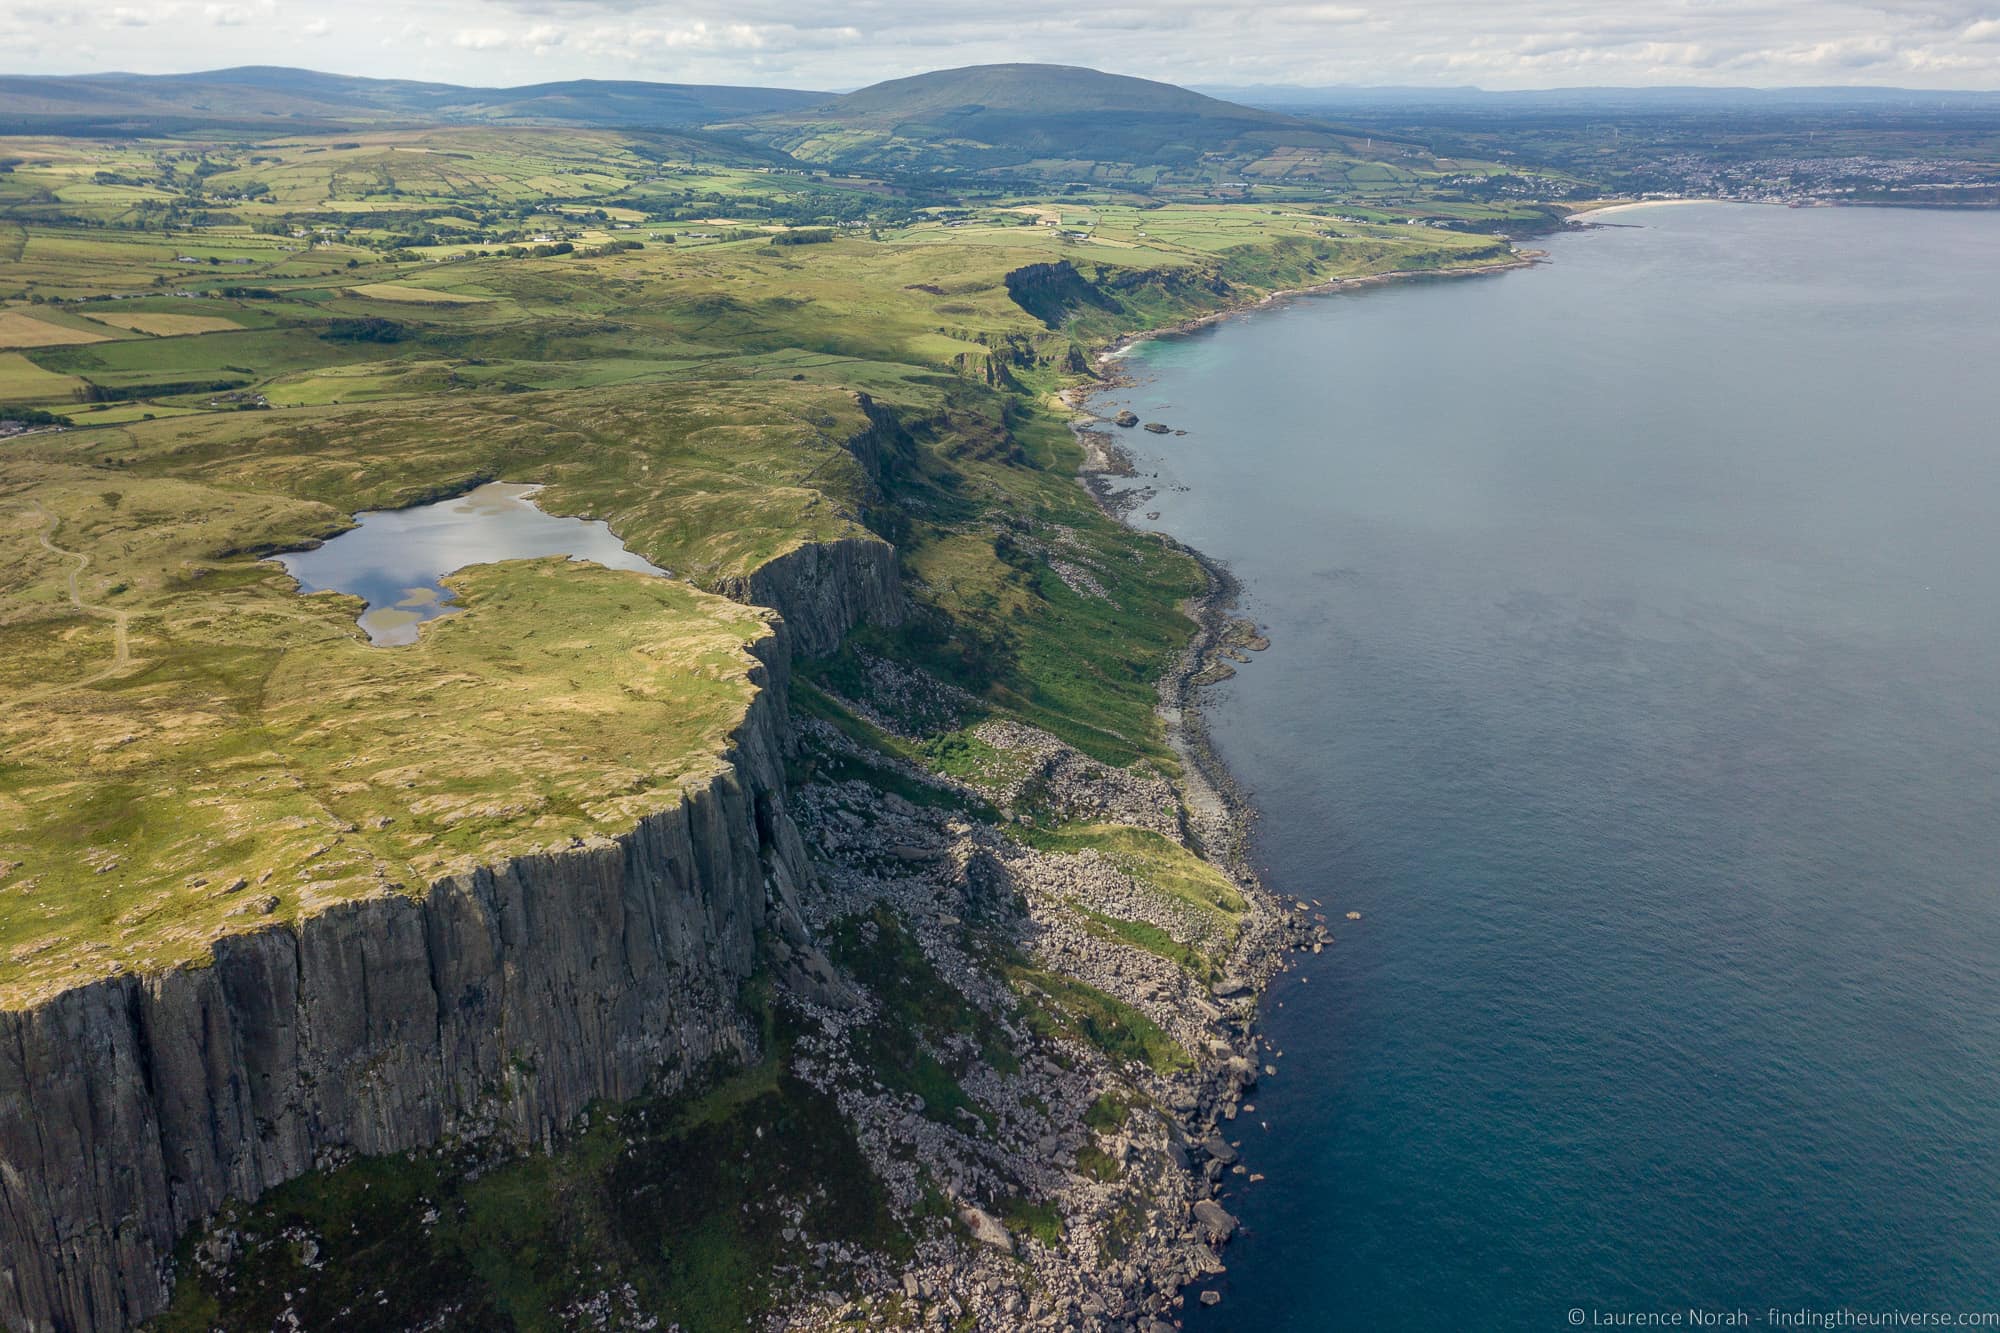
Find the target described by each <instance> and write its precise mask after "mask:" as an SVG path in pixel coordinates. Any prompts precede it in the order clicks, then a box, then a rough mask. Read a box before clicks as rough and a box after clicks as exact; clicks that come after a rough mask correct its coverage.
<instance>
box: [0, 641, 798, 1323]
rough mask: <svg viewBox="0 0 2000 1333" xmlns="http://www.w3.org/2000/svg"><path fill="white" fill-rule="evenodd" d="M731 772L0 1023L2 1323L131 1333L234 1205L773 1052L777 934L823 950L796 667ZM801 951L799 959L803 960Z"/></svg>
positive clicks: (9, 1015) (773, 650) (773, 648)
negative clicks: (771, 984)
mask: <svg viewBox="0 0 2000 1333" xmlns="http://www.w3.org/2000/svg"><path fill="white" fill-rule="evenodd" d="M764 656H765V659H766V665H765V666H764V667H763V668H761V669H760V670H759V671H758V673H757V675H758V679H759V683H760V684H762V685H763V686H764V688H763V689H761V690H760V691H759V692H758V694H757V696H756V698H755V700H754V701H753V702H752V704H751V706H750V709H749V712H748V713H747V715H746V717H745V720H744V722H743V724H742V725H741V727H740V728H739V731H738V733H737V735H736V737H735V743H734V745H733V747H732V749H731V750H730V751H729V753H728V754H727V755H726V756H724V761H723V763H722V765H721V766H720V767H719V769H718V771H717V772H716V774H715V775H714V776H713V777H712V778H710V779H708V780H707V781H705V782H702V783H699V784H697V785H695V786H694V787H693V788H691V789H690V790H689V791H688V793H687V795H686V799H685V800H684V802H683V803H682V804H681V805H679V806H678V807H675V808H672V809H667V810H662V811H660V812H658V813H656V814H653V815H650V816H648V817H646V818H645V819H644V820H643V821H641V822H640V823H639V825H638V826H637V827H636V828H634V829H632V830H631V831H629V832H628V833H626V834H624V835H623V836H621V837H617V838H595V839H591V840H588V841H581V842H577V843H574V844H572V845H570V846H566V847H562V848H558V849H552V850H546V851H541V852H537V853H533V854H530V855H525V856H521V857H518V858H515V859H513V860H510V861H507V862H504V863H501V864H498V865H495V866H492V867H490V868H482V869H479V870H477V871H474V872H471V873H467V874H463V875H457V876H453V877H451V878H447V879H444V880H440V881H439V882H437V883H435V884H433V885H431V886H430V887H429V889H428V890H427V891H425V892H424V893H422V894H421V895H417V896H408V895H401V894H398V895H393V896H385V897H381V898H374V899H368V900H363V901H359V902H354V903H350V904H347V905H344V906H341V907H337V908H334V909H332V910H330V911H327V912H324V913H322V914H320V915H316V916H313V917H310V918H308V919H306V920H304V921H302V922H300V923H298V924H296V925H285V926H273V927H271V928H268V929H265V930H261V931H257V932H255V933H251V934H245V935H238V936H233V937H230V938H227V939H224V940H222V941H220V942H218V943H217V945H216V946H215V950H214V956H213V961H212V963H211V964H210V965H208V966H205V967H187V968H180V969H176V970H172V971H169V972H166V973H163V974H160V975H154V976H136V975H128V976H120V977H115V978H111V979H108V980H105V981H102V982H98V983H95V984H91V985H87V986H81V987H78V988H77V989H75V990H72V991H69V992H66V993H65V994H63V995H61V996H59V997H57V998H56V999H54V1000H52V1001H50V1002H48V1003H46V1004H44V1005H41V1006H39V1007H36V1008H33V1009H27V1010H13V1011H0V1323H4V1325H5V1326H6V1327H8V1328H10V1329H14V1330H17V1331H18V1333H58V1331H60V1333H69V1331H71V1330H75V1331H77V1333H93V1331H95V1330H107V1329H120V1328H124V1327H127V1326H129V1325H130V1324H131V1323H133V1322H134V1321H136V1320H138V1319H142V1318H145V1317H146V1316H149V1315H151V1314H153V1313H155V1312H157V1311H158V1310H159V1309H160V1308H161V1307H162V1305H163V1304H164V1302H165V1300H166V1298H167V1295H168V1286H167V1260H168V1258H169V1256H170V1254H171V1251H172V1248H173V1246H174V1244H175V1241H176V1239H177V1238H178V1237H179V1236H180V1235H181V1234H182V1232H183V1231H184V1230H186V1229H187V1228H188V1227H190V1226H192V1225H194V1224H196V1223H198V1222H200V1221H202V1220H203V1219H205V1218H206V1217H208V1216H209V1215H210V1214H211V1213H212V1212H213V1211H214V1210H215V1208H216V1207H217V1206H218V1205H220V1204H221V1203H222V1202H223V1201H224V1200H225V1199H228V1198H232V1197H233V1198H252V1197H255V1196H256V1195H257V1194H259V1193H260V1192H262V1191H263V1190H265V1189H268V1188H270V1187H271V1186H273V1185H276V1184H279V1183H281V1182H283V1181H286V1180H289V1179H292V1178H294V1177H296V1176H298V1175H300V1174H302V1173H304V1172H307V1171H309V1170H311V1169H312V1168H313V1167H314V1166H315V1165H316V1164H320V1163H323V1162H327V1161H331V1160H335V1159H338V1158H339V1157H341V1156H344V1155H346V1154H349V1153H357V1152H358V1153H386V1152H398V1151H404V1150H408V1149H411V1148H417V1147H422V1146H426V1145H429V1144H434V1143H436V1142H438V1141H440V1140H442V1139H445V1138H447V1137H450V1136H453V1135H456V1134H461V1133H480V1134H491V1133H498V1134H502V1135H507V1136H510V1137H512V1138H514V1139H516V1140H518V1141H520V1142H523V1143H533V1142H540V1141H545V1140H546V1139H547V1138H548V1137H549V1136H550V1135H551V1134H553V1133H554V1132H555V1131H556V1130H557V1129H559V1128H560V1127H562V1126H563V1125H565V1124H567V1123H568V1122H570V1121H571V1120H572V1119H573V1118H574V1117H575V1116H576V1115H577V1114H578V1113H579V1112H581V1111H582V1110H583V1109H584V1107H585V1106H587V1105H588V1104H589V1102H590V1101H592V1100H593V1099H595V1098H599V1097H609V1098H629V1097H632V1096H635V1095H637V1094H639V1093H641V1092H642V1091H644V1090H646V1089H647V1088H648V1087H661V1086H666V1087H671V1086H673V1085H674V1084H676V1083H677V1082H678V1081H679V1080H680V1079H681V1078H682V1077H684V1076H685V1072H686V1071H689V1070H692V1069H693V1068H695V1067H696V1066H698V1065H700V1064H701V1063H702V1062H703V1061H704V1060H706V1059H707V1058H708V1057H710V1056H713V1055H718V1054H721V1055H729V1056H738V1057H740V1056H744V1055H747V1054H748V1053H749V1051H750V1047H751V1046H752V1044H753V1043H754V1040H755V1038H754V1034H753V1033H752V1032H750V1031H749V1030H748V1029H747V1027H746V1025H745V1021H744V1018H743V1016H742V1014H741V1012H740V1010H739V1007H738V1003H737V989H738V986H739V984H740V983H741V981H742V980H743V979H744V978H745V977H747V976H748V975H749V973H750V970H751V968H752V965H753V962H754V959H755V954H756V947H757V936H758V932H759V931H760V929H762V928H764V927H766V926H767V925H768V926H770V927H772V928H773V929H774V930H775V931H776V932H777V933H778V934H780V935H782V936H784V937H786V938H788V939H791V940H792V941H793V942H794V943H795V944H800V945H807V943H808V942H807V941H806V940H805V936H804V930H803V927H802V926H801V925H800V924H799V917H798V914H797V912H796V909H795V906H794V904H795V901H796V891H797V889H798V887H799V886H800V885H801V884H803V882H804V877H805V874H806V862H805V853H804V848H803V846H802V845H801V843H800V840H799V836H798V832H797V830H796V829H795V828H794V827H793V825H792V823H791V820H790V819H789V817H788V816H787V815H786V814H785V812H784V805H783V771H782V767H781V750H780V747H781V743H782V740H783V736H782V727H783V718H784V679H783V677H784V673H785V670H786V665H787V650H786V646H785V644H784V642H783V638H782V636H781V637H779V638H774V639H767V640H765V646H764ZM787 952H788V953H790V952H791V951H789V950H788V951H787Z"/></svg>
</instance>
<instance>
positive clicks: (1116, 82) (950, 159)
mask: <svg viewBox="0 0 2000 1333" xmlns="http://www.w3.org/2000/svg"><path fill="white" fill-rule="evenodd" d="M740 128H742V129H744V130H745V132H747V133H749V134H750V135H751V136H752V137H755V138H758V139H760V140H762V141H763V142H766V143H768V144H770V145H771V146H772V147H774V148H780V149H783V150H784V151H786V152H788V153H790V154H792V155H793V156H794V157H797V158H799V159H800V160H802V161H807V162H815V163H824V164H827V165H831V166H841V167H864V168H869V169H875V170H882V169H896V170H903V171H912V170H915V171H968V170H969V171H979V172H1020V173H1028V174H1037V175H1052V176H1061V177H1066V178H1092V177H1095V178H1106V179H1117V178H1132V179H1139V180H1150V179H1157V178H1160V177H1161V176H1163V175H1171V176H1175V177H1194V178H1208V179H1215V180H1222V179H1229V178H1233V177H1237V176H1241V175H1245V174H1249V175H1254V176H1260V177H1265V178H1269V177H1294V178H1304V179H1319V178H1331V177H1334V176H1344V174H1345V172H1346V171H1347V170H1348V169H1349V168H1350V167H1352V166H1353V165H1355V163H1356V162H1357V161H1359V160H1361V159H1362V158H1363V156H1364V154H1363V153H1362V152H1361V151H1359V150H1360V144H1359V143H1358V142H1357V141H1356V140H1354V139H1352V138H1350V137H1349V136H1347V135H1345V134H1343V133H1341V132H1339V131H1337V130H1335V129H1333V128H1331V127H1329V126H1326V125H1322V124H1319V123H1317V122H1314V121H1310V120H1304V119H1301V118H1299V117H1296V116H1288V115H1283V114H1280V113H1278V112H1273V111H1260V110H1257V109H1255V108H1252V107H1246V106H1238V105H1236V104H1235V103H1233V102H1224V101H1220V100H1218V99H1216V98H1213V97H1207V96H1204V95H1202V94H1201V93H1196V92H1190V91H1188V90H1187V89H1185V88H1177V87H1174V86H1173V85H1172V84H1166V83H1156V82H1154V81H1152V80H1150V79H1137V78H1130V77H1127V76H1124V75H1118V74H1105V73H1102V72H1100V71H1098V70H1092V69H1081V68H1076V67H1073V66H1067V65H976V66H971V67H969V68H965V69H953V70H939V71H936V72H933V73H930V74H919V75H916V76H914V77H912V78H907V79H892V80H890V81H888V82H887V83H878V84H875V85H874V86H872V87H868V88H863V89H861V90H860V91H859V92H854V93H849V94H847V95H846V96H844V97H838V98H834V99H832V100H831V101H829V102H826V103H824V104H823V105H820V106H815V107H810V108H806V109H804V110H786V111H779V112H775V113H772V114H768V115H765V116H763V117H760V118H757V119H755V120H753V121H750V122H749V123H747V124H745V125H743V126H741V127H740ZM1399 151H1402V149H1400V148H1399Z"/></svg>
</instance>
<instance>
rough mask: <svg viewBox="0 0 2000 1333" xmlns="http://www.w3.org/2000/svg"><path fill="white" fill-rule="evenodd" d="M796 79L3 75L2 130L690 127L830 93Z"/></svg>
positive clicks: (272, 69) (233, 72)
mask: <svg viewBox="0 0 2000 1333" xmlns="http://www.w3.org/2000/svg"><path fill="white" fill-rule="evenodd" d="M826 96H827V95H826V94H825V93H815V92H799V91H795V90H792V89H788V88H736V87H719V86H709V85H704V84H684V83H635V82H607V81H603V80H597V79H578V80H574V81H572V82H568V83H541V84H532V85H529V86H528V87H524V88H460V87H456V86H454V85H452V84H448V83H417V82H412V81H409V80H403V79H363V78H354V77H350V76H348V75H343V74H321V73H318V72H316V71H313V70H305V69H284V68H279V67H276V66H266V65H252V66H244V67H242V68H239V69H222V70H210V71H208V72H205V73H200V74H86V75H60V76H50V75H0V129H8V128H11V129H15V130H31V131H32V130H37V129H40V130H69V131H71V132H79V131H89V130H91V129H93V128H107V129H108V128H130V127H133V126H135V125H139V124H147V125H217V126H230V127H256V126H266V125H270V124H272V123H274V122H275V123H285V124H291V125H297V124H309V125H310V124H317V125H382V124H498V125H575V126H589V127H617V128H638V127H659V128H676V129H686V128H692V127H695V126H700V125H705V124H709V123H711V122H714V121H728V120H738V119H741V118H744V117H747V116H759V115H765V114H768V113H771V112H778V111H785V110H789V109H793V108H797V107H802V106H810V105H813V104H816V103H819V102H823V101H825V100H826Z"/></svg>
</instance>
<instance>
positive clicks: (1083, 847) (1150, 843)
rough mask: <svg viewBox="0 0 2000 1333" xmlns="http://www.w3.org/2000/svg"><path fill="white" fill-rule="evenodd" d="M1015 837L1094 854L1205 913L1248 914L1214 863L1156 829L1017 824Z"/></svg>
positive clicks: (1041, 845)
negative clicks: (1049, 826) (1157, 831)
mask: <svg viewBox="0 0 2000 1333" xmlns="http://www.w3.org/2000/svg"><path fill="white" fill-rule="evenodd" d="M1013 831H1014V835H1015V836H1016V837H1018V838H1020V839H1021V840H1022V841H1023V842H1026V843H1027V844H1028V845H1029V846H1031V847H1036V848H1039V849H1041V850H1042V851H1045V852H1083V851H1094V852H1098V853H1100V854H1101V855H1103V856H1104V857H1105V858H1107V859H1108V860H1110V861H1111V863H1112V864H1113V865H1116V866H1117V867H1118V868H1119V869H1121V870H1123V871H1125V872H1126V873H1127V874H1129V875H1132V876H1133V877H1134V878H1136V879H1138V880H1140V881H1142V882H1144V883H1146V884H1148V885H1150V886H1152V887H1153V888H1155V889H1157V890H1159V891H1160V892H1161V893H1163V894H1165V895H1167V896H1168V897H1170V898H1172V899H1174V900H1175V901H1177V902H1181V903H1184V904H1186V905H1188V906H1189V907H1192V908H1195V909H1196V910H1197V911H1199V912H1201V913H1203V914H1204V915H1208V916H1213V917H1215V918H1217V919H1219V920H1223V921H1233V920H1234V918H1236V917H1238V916H1240V915H1241V914H1242V913H1243V912H1244V911H1245V910H1247V907H1248V904H1247V903H1245V902H1244V900H1243V895H1242V893H1241V892H1240V891H1239V890H1238V889H1237V888H1236V886H1235V885H1233V884H1231V883H1230V882H1229V880H1228V879H1227V878H1226V877H1225V876H1224V875H1223V874H1222V872H1221V871H1219V870H1217V869H1216V868H1215V867H1214V866H1212V865H1210V864H1209V863H1208V862H1206V861H1204V860H1202V859H1201V858H1200V857H1199V856H1196V855H1195V854H1194V853H1193V852H1191V851H1189V850H1188V849H1187V848H1185V847H1183V846H1181V845H1180V844H1179V843H1177V842H1175V841H1173V840H1172V839H1171V838H1167V837H1164V836H1162V835H1160V834H1158V833H1155V832H1153V831H1152V830H1150V829H1141V828H1133V827H1131V826H1129V825H1125V824H1068V825H1060V826H1057V827H1054V828H1041V827H1035V828H1029V827H1024V826H1017V827H1016V828H1015V829H1014V830H1013Z"/></svg>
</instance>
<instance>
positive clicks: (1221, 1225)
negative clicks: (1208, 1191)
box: [1194, 1199, 1236, 1244]
mask: <svg viewBox="0 0 2000 1333" xmlns="http://www.w3.org/2000/svg"><path fill="white" fill-rule="evenodd" d="M1194 1220H1195V1221H1196V1222H1197V1223H1199V1224H1200V1225H1201V1229H1202V1230H1204V1231H1206V1232H1207V1233H1208V1238H1209V1239H1210V1240H1212V1241H1215V1242H1216V1243H1218V1244H1220V1243H1221V1242H1223V1241H1225V1240H1228V1239H1229V1238H1230V1237H1231V1236H1233V1235H1235V1234H1236V1219H1235V1218H1234V1217H1232V1216H1230V1215H1229V1212H1228V1210H1226V1209H1225V1208H1223V1206H1222V1205H1221V1204H1219V1203H1217V1202H1215V1200H1213V1199H1203V1200H1202V1201H1201V1202H1200V1203H1197V1204H1196V1205H1195V1206H1194Z"/></svg>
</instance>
